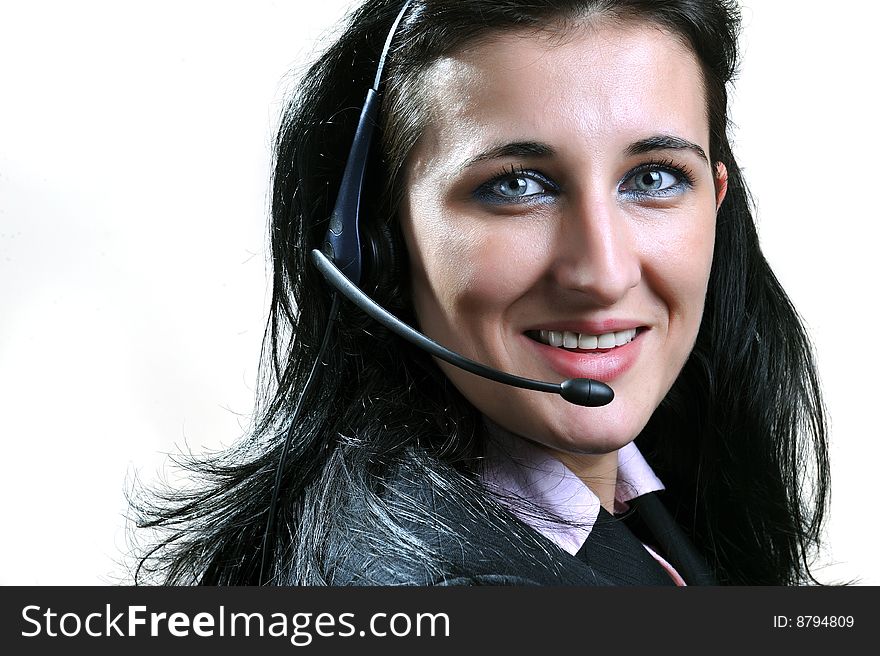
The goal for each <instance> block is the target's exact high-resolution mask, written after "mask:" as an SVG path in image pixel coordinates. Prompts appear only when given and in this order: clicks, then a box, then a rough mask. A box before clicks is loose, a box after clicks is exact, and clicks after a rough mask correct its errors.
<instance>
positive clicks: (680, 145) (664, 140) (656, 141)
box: [459, 134, 712, 171]
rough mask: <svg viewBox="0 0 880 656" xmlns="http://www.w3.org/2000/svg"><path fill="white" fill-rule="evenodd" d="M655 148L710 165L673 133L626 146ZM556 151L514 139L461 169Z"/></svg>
mask: <svg viewBox="0 0 880 656" xmlns="http://www.w3.org/2000/svg"><path fill="white" fill-rule="evenodd" d="M655 150H690V151H691V152H693V153H695V154H696V155H698V156H699V157H700V159H702V160H704V161H705V162H706V163H707V164H709V165H710V166H711V165H712V164H711V162H710V161H709V157H708V156H707V155H706V151H705V150H703V148H702V147H701V146H699V145H698V144H695V143H693V142H691V141H688V140H687V139H682V138H681V137H676V136H673V135H671V134H658V135H654V136H651V137H647V138H645V139H639V140H638V141H635V142H633V143H631V144H630V145H629V146H627V148H626V151H625V153H626V155H627V156H629V157H632V156H634V155H644V154H645V153H650V152H653V151H655ZM555 154H556V151H555V150H554V149H553V148H552V147H551V146H548V145H547V144H545V143H541V142H539V141H513V142H510V143H506V144H501V145H500V146H495V147H494V148H490V149H489V150H486V151H483V152H482V153H480V154H479V155H476V156H474V157H472V158H471V159H469V160H467V161H466V162H465V163H464V164H462V165H461V168H460V169H459V170H461V171H464V170H465V169H467V168H468V167H470V166H473V165H474V164H477V163H479V162H485V161H487V160H490V159H500V158H502V157H552V156H553V155H555Z"/></svg>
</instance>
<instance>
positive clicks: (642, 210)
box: [402, 22, 726, 454]
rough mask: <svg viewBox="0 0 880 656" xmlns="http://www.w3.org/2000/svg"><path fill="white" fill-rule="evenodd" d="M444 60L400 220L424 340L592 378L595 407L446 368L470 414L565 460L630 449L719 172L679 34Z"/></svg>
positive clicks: (592, 30)
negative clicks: (604, 393) (599, 385)
mask: <svg viewBox="0 0 880 656" xmlns="http://www.w3.org/2000/svg"><path fill="white" fill-rule="evenodd" d="M558 36H559V35H557V38H556V39H554V38H552V37H551V36H548V35H544V36H536V35H534V34H531V33H529V34H526V33H519V32H517V33H507V34H504V35H501V36H498V37H496V38H493V39H491V40H488V41H483V42H481V43H480V44H479V45H477V46H475V47H472V48H469V49H467V50H465V51H464V52H462V53H460V54H458V55H456V56H453V57H449V58H446V59H443V60H441V61H439V62H438V63H437V64H436V65H435V66H434V67H433V69H432V71H431V73H430V75H429V77H428V86H429V91H428V94H429V99H428V104H429V107H430V108H431V120H430V122H429V124H428V125H427V126H426V129H425V131H424V133H423V135H422V137H421V138H420V140H419V142H418V143H417V145H416V147H415V149H414V151H413V153H412V155H411V157H410V159H409V160H408V168H407V176H408V177H407V184H406V189H407V193H406V196H405V200H404V204H403V211H402V223H403V230H404V235H405V238H406V244H407V248H408V251H409V254H410V261H411V268H412V272H411V273H412V285H413V301H414V305H415V310H416V314H417V316H418V320H419V323H420V326H421V328H422V330H423V331H424V332H425V333H427V334H428V335H429V336H431V337H432V338H433V339H435V340H436V341H438V342H440V343H441V344H443V345H445V346H447V347H449V348H451V349H453V350H456V351H459V352H461V353H462V354H464V355H466V356H467V357H469V358H472V359H474V360H477V361H479V362H482V363H485V364H488V365H490V366H492V367H495V368H497V369H501V370H503V371H506V372H509V373H513V374H517V375H520V376H527V377H529V378H537V379H541V380H546V381H551V382H561V381H562V380H564V379H566V378H576V377H579V378H594V379H598V380H601V381H604V382H606V383H608V384H609V385H610V386H611V387H612V388H613V389H614V392H615V398H614V400H613V401H612V402H611V403H610V404H609V405H607V406H604V407H600V408H583V407H579V406H576V405H572V404H570V403H568V402H567V401H565V400H563V399H562V398H560V397H559V396H557V395H553V394H546V393H542V392H533V391H526V390H520V389H517V388H513V387H509V386H505V385H501V384H498V383H494V382H491V381H488V380H485V379H483V378H479V377H476V376H473V375H471V374H468V373H466V372H464V371H461V370H459V369H457V368H455V367H452V366H449V365H446V364H445V363H441V366H442V367H443V369H444V371H445V373H446V375H447V376H448V377H449V378H450V379H451V380H452V382H453V383H454V384H455V386H456V387H457V388H458V389H459V390H460V391H461V392H462V393H463V394H464V396H465V397H466V398H467V399H468V400H470V401H471V402H472V403H473V404H474V405H475V406H476V407H477V408H478V409H479V410H481V411H482V412H483V413H484V414H486V415H487V416H488V417H489V418H490V419H492V420H493V421H494V422H495V423H497V424H499V425H501V426H503V427H504V428H506V429H508V430H509V431H512V432H514V433H517V434H519V435H522V436H525V437H528V438H531V439H533V440H535V441H538V442H540V443H543V444H545V445H547V446H550V447H552V448H555V449H558V450H561V451H563V452H568V453H585V454H601V453H608V452H611V451H613V450H615V449H618V448H620V447H621V446H623V445H624V444H625V443H627V442H628V441H630V440H632V439H633V438H634V437H635V436H636V435H637V434H638V433H639V431H640V430H641V429H642V428H643V427H644V425H645V424H646V423H647V421H648V419H649V417H650V416H651V414H652V413H653V411H654V410H655V408H656V407H657V405H658V404H659V403H660V401H661V399H662V398H663V396H664V395H665V394H666V393H667V391H668V390H669V388H670V387H671V385H672V383H673V382H674V380H675V378H676V377H677V375H678V373H679V372H680V370H681V368H682V366H683V364H684V362H685V360H686V358H687V356H688V354H689V353H690V351H691V349H692V347H693V344H694V341H695V339H696V335H697V330H698V328H699V325H700V318H701V315H702V312H703V304H704V300H705V295H706V286H707V282H708V279H709V270H710V267H711V264H712V249H713V244H714V238H715V213H716V208H717V205H718V204H719V203H720V202H721V200H722V198H723V193H724V184H725V180H726V174H725V172H724V169H723V167H722V166H718V167H715V166H713V165H712V164H711V163H710V162H709V160H708V159H707V153H708V152H709V127H708V120H707V115H706V100H705V93H704V90H703V83H702V76H701V71H700V67H699V65H698V63H697V61H696V59H695V57H694V55H693V54H692V53H691V51H690V50H689V49H688V48H686V47H685V46H684V45H682V43H681V42H680V41H679V40H678V39H677V38H675V37H673V36H670V35H669V34H667V33H665V32H662V31H660V30H659V29H657V28H656V27H653V26H650V25H642V24H629V25H619V24H612V23H611V22H598V23H593V24H591V25H585V26H584V27H580V28H576V29H574V30H572V32H571V33H566V34H565V35H563V38H558Z"/></svg>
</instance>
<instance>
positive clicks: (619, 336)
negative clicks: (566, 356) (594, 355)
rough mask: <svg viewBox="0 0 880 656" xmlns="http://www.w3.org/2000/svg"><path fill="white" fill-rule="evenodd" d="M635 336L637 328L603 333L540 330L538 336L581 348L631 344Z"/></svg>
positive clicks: (553, 342) (544, 339)
mask: <svg viewBox="0 0 880 656" xmlns="http://www.w3.org/2000/svg"><path fill="white" fill-rule="evenodd" d="M635 337H636V329H635V328H630V329H628V330H618V331H617V332H614V333H604V334H602V335H587V334H586V333H575V332H572V331H570V330H566V331H561V330H540V331H538V338H539V339H540V341H542V342H544V343H545V344H549V345H550V346H557V347H562V348H567V349H581V350H590V349H610V348H614V347H615V346H623V345H624V344H629V343H630V342H631V341H633V340H634V339H635Z"/></svg>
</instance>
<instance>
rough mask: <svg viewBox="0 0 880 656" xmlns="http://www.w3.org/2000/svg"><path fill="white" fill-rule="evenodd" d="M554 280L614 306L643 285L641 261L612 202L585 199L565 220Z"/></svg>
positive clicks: (596, 196)
mask: <svg viewBox="0 0 880 656" xmlns="http://www.w3.org/2000/svg"><path fill="white" fill-rule="evenodd" d="M553 270H554V277H555V279H556V283H557V284H558V285H559V286H560V287H562V288H563V289H568V290H574V291H578V292H580V293H582V294H586V295H587V296H589V297H590V300H591V301H592V302H593V303H596V304H598V305H602V306H610V305H613V304H614V303H616V302H617V301H619V300H620V299H621V298H623V296H625V295H626V293H627V291H628V290H630V289H631V288H633V287H635V286H636V285H638V284H639V281H640V280H641V276H642V272H641V260H640V257H639V253H638V248H637V244H636V243H635V240H634V239H633V234H632V229H631V226H630V225H629V222H628V218H627V216H626V214H625V213H624V212H623V211H621V210H620V209H619V208H618V207H617V205H616V203H614V202H613V200H610V199H607V198H603V197H601V196H600V195H599V194H590V195H589V196H587V195H584V197H583V198H581V199H579V200H578V202H577V203H572V204H571V205H570V206H569V207H567V208H566V210H565V211H564V212H563V215H562V217H561V221H560V225H559V231H558V243H557V244H556V248H555V257H554V267H553Z"/></svg>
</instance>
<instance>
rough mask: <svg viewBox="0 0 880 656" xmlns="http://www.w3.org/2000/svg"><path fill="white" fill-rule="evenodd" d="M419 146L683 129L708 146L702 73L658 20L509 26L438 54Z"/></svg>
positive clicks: (465, 147) (464, 146)
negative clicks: (560, 28)
mask: <svg viewBox="0 0 880 656" xmlns="http://www.w3.org/2000/svg"><path fill="white" fill-rule="evenodd" d="M425 93H426V97H427V104H428V121H427V124H426V125H425V129H424V132H423V134H422V139H421V140H420V142H419V144H418V145H417V148H416V152H419V151H421V152H422V154H425V150H426V149H427V150H428V151H434V154H435V155H436V154H440V153H439V152H438V151H442V152H449V153H450V154H451V153H455V154H456V155H457V156H461V157H463V158H466V157H467V156H468V152H469V151H471V150H474V149H477V148H479V146H480V145H484V144H485V142H486V141H491V140H506V139H512V138H531V139H538V140H541V141H548V142H553V143H556V144H559V145H562V144H568V145H570V146H572V147H574V146H575V145H583V144H584V143H592V144H594V145H595V144H599V143H603V144H605V145H610V144H611V143H612V142H614V143H616V142H620V143H623V142H626V143H631V142H633V141H635V140H638V139H641V138H644V137H646V136H650V135H652V134H657V133H663V134H676V135H678V136H681V137H683V138H687V139H690V140H692V141H694V142H695V143H699V144H701V145H702V146H703V147H704V148H705V149H706V150H707V151H708V117H707V113H706V99H705V91H704V84H703V77H702V72H701V68H700V65H699V63H698V61H697V59H696V56H695V55H694V54H693V52H692V51H691V50H690V48H688V47H687V46H686V45H684V43H682V40H681V39H680V38H679V37H678V36H676V35H673V34H670V33H669V32H666V31H664V30H662V29H660V28H659V27H657V26H656V25H653V24H645V23H633V22H629V23H626V22H624V23H621V22H617V21H611V20H602V19H599V20H595V19H594V20H591V21H584V22H582V23H580V24H578V25H577V26H575V27H572V26H569V27H567V28H565V30H564V32H562V33H560V32H559V31H551V30H545V31H544V32H540V33H536V32H533V31H529V32H526V31H514V32H504V33H500V34H498V35H494V36H491V37H489V38H486V39H484V40H481V41H480V42H479V43H477V44H475V45H472V46H470V47H468V48H466V49H463V50H461V51H459V52H457V53H455V54H454V55H451V56H447V57H444V58H443V59H441V60H439V61H437V62H436V63H435V64H434V65H433V66H432V67H431V68H430V69H429V71H428V74H427V76H426V91H425Z"/></svg>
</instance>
